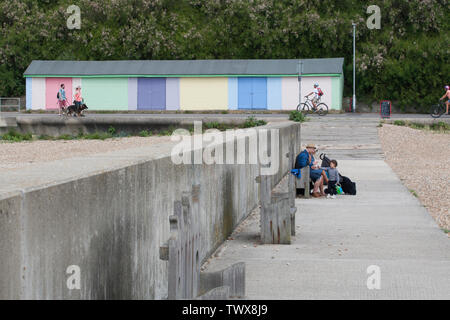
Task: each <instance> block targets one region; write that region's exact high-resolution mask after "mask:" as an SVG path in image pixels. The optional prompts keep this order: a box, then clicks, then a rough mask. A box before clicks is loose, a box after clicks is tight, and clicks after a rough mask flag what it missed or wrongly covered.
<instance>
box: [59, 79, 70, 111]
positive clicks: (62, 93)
mask: <svg viewBox="0 0 450 320" xmlns="http://www.w3.org/2000/svg"><path fill="white" fill-rule="evenodd" d="M57 98H58V110H59V115H60V116H61V115H62V112H63V111H64V109H65V108H66V106H67V105H68V101H67V98H66V90H65V85H64V83H61V86H60V89H59V91H58V96H57Z"/></svg>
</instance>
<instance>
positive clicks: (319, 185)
mask: <svg viewBox="0 0 450 320" xmlns="http://www.w3.org/2000/svg"><path fill="white" fill-rule="evenodd" d="M316 152H317V148H316V146H315V145H314V144H308V145H307V146H306V149H305V150H303V151H302V152H301V153H300V154H299V155H298V156H297V160H296V164H295V167H296V168H298V169H302V168H304V167H306V166H308V165H309V167H310V174H309V175H310V178H311V180H312V181H313V182H314V190H313V193H312V195H313V197H314V198H320V197H322V196H326V194H325V192H324V190H323V185H324V183H328V178H327V175H326V173H325V171H324V170H322V169H320V165H319V163H318V161H315V159H314V154H315V153H316ZM319 191H320V192H319Z"/></svg>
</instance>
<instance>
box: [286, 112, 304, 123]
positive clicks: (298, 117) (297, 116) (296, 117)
mask: <svg viewBox="0 0 450 320" xmlns="http://www.w3.org/2000/svg"><path fill="white" fill-rule="evenodd" d="M289 120H291V121H295V122H305V120H306V118H305V115H304V114H303V113H301V112H300V111H297V110H294V111H291V112H290V113H289Z"/></svg>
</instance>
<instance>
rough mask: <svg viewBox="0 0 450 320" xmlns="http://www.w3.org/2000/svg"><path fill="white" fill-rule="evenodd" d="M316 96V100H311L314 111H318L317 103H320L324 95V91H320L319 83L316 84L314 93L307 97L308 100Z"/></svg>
mask: <svg viewBox="0 0 450 320" xmlns="http://www.w3.org/2000/svg"><path fill="white" fill-rule="evenodd" d="M312 94H313V95H314V98H313V99H312V100H311V102H312V104H313V109H314V110H316V109H317V103H318V102H319V101H320V97H321V96H322V95H323V93H322V89H320V87H319V84H318V83H314V91H313V92H311V93H310V94H308V95H307V96H306V97H307V98H308V97H309V96H310V95H312Z"/></svg>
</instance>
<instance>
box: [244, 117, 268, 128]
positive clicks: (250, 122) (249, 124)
mask: <svg viewBox="0 0 450 320" xmlns="http://www.w3.org/2000/svg"><path fill="white" fill-rule="evenodd" d="M266 124H267V122H266V121H264V120H258V119H256V118H255V117H254V116H250V117H248V118H247V119H246V120H245V122H244V124H243V126H242V127H243V128H253V127H259V126H265V125H266Z"/></svg>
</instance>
